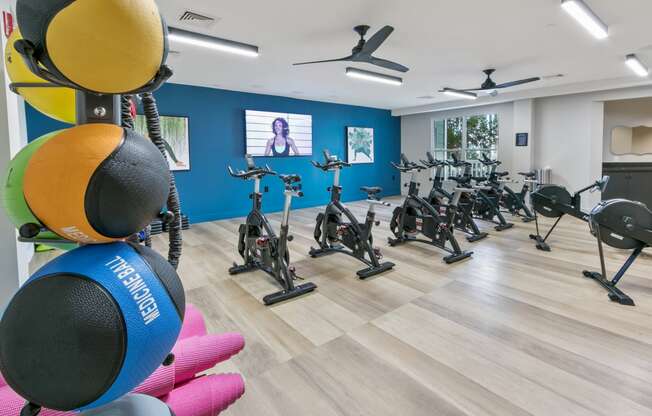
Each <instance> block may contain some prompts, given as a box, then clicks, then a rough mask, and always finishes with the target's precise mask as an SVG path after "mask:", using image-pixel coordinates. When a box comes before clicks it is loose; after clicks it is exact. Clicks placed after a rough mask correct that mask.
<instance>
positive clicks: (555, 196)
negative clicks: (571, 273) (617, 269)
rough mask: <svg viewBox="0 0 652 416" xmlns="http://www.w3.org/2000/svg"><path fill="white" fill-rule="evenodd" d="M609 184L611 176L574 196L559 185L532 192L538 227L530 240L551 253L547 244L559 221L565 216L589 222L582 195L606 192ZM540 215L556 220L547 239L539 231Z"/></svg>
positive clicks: (541, 187) (543, 187) (544, 186)
mask: <svg viewBox="0 0 652 416" xmlns="http://www.w3.org/2000/svg"><path fill="white" fill-rule="evenodd" d="M608 183H609V176H604V177H602V179H600V180H599V181H596V182H594V183H592V184H591V185H589V186H587V187H585V188H582V189H580V190H579V191H577V192H575V193H574V194H573V195H571V194H570V192H568V190H567V189H566V188H564V187H563V186H559V185H542V186H540V187H539V188H538V189H537V190H536V192H532V194H531V195H530V198H531V200H532V208H533V209H534V220H535V221H534V223H535V225H536V232H537V233H536V234H530V238H531V239H532V240H534V241H535V243H536V247H537V249H539V250H542V251H550V245H549V244H548V243H547V241H548V237H550V235H551V234H552V232H553V231H554V230H555V228H557V225H558V224H559V221H561V219H562V218H563V217H564V216H565V215H570V216H571V217H575V218H578V219H580V220H582V221H585V222H586V221H588V220H589V214H588V213H586V212H584V211H582V194H583V193H585V192H587V191H590V192H595V191H598V190H599V191H600V192H604V191H605V190H606V189H607V184H608ZM539 215H541V216H543V217H547V218H556V219H557V220H556V221H555V223H554V224H553V226H552V227H551V228H550V230H548V232H547V233H546V236H545V237H542V236H541V232H540V229H539Z"/></svg>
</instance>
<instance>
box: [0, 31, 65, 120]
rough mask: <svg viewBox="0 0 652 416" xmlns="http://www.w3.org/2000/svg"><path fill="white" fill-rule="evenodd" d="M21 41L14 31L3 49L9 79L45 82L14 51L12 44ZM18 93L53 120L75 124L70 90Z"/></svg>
mask: <svg viewBox="0 0 652 416" xmlns="http://www.w3.org/2000/svg"><path fill="white" fill-rule="evenodd" d="M20 39H22V36H21V34H20V31H19V30H18V29H15V30H14V31H13V33H12V34H11V36H10V37H9V40H8V41H7V49H5V65H6V66H7V73H8V74H9V79H11V82H14V83H24V82H28V83H39V84H42V83H45V82H46V81H45V80H43V79H41V78H39V77H37V76H36V75H34V73H33V72H32V71H30V70H29V68H27V65H26V64H25V60H24V59H23V57H22V56H21V55H20V54H19V53H18V52H17V51H16V48H14V44H15V43H16V41H17V40H20ZM18 93H19V94H20V95H21V96H22V97H23V98H24V99H25V101H27V102H28V103H29V104H30V105H31V106H32V107H34V108H35V109H37V110H38V111H40V112H41V113H43V114H45V115H46V116H48V117H52V118H53V119H55V120H59V121H63V122H64V123H70V124H75V91H74V90H72V89H70V88H64V87H58V88H51V87H48V88H36V87H24V88H18Z"/></svg>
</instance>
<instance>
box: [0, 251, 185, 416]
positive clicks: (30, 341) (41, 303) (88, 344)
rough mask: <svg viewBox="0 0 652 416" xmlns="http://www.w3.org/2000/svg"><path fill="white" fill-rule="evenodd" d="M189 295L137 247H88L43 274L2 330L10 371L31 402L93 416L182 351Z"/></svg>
mask: <svg viewBox="0 0 652 416" xmlns="http://www.w3.org/2000/svg"><path fill="white" fill-rule="evenodd" d="M184 312H185V295H184V291H183V286H182V285H181V281H180V279H179V276H178V275H177V273H176V271H175V270H174V269H173V268H172V267H171V266H170V264H169V263H168V262H167V261H166V260H165V259H164V258H163V257H161V256H160V255H159V254H157V253H156V252H154V251H153V250H151V249H149V248H147V247H144V246H140V245H135V244H128V243H122V242H119V243H112V244H104V245H88V246H84V247H80V248H78V249H75V250H73V251H70V252H68V253H66V254H63V255H61V256H60V257H58V258H56V259H55V260H53V261H52V262H50V263H48V264H47V265H45V266H44V267H43V268H41V269H40V270H39V271H37V272H36V273H35V274H34V275H33V276H32V277H31V278H30V279H29V280H28V281H27V283H25V285H24V286H23V287H22V288H21V289H20V290H19V291H18V293H16V295H15V296H14V297H13V299H12V300H11V302H10V303H9V306H8V307H7V309H6V311H5V312H4V314H3V316H2V320H1V321H0V371H2V375H3V376H4V377H5V379H6V381H7V383H8V384H9V385H10V386H11V388H13V389H14V390H15V391H16V392H17V393H18V394H20V395H21V396H22V397H23V398H25V399H26V400H28V401H29V402H31V403H33V404H36V405H39V406H43V407H46V408H50V409H55V410H61V411H70V410H87V409H91V408H95V407H99V406H102V405H104V404H107V403H109V402H111V401H113V400H115V399H117V398H119V397H121V396H123V395H124V394H126V393H128V392H130V391H131V390H133V389H134V388H135V387H137V386H138V385H139V384H140V383H142V382H143V381H144V380H145V379H146V378H147V377H148V376H149V375H150V374H151V373H152V372H154V370H156V368H157V367H158V366H160V365H161V364H162V363H163V361H165V359H166V357H167V356H168V354H169V353H170V351H171V350H172V347H173V346H174V343H175V342H176V339H177V337H178V335H179V331H180V330H181V324H182V322H183V316H184Z"/></svg>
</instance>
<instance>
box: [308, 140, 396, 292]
mask: <svg viewBox="0 0 652 416" xmlns="http://www.w3.org/2000/svg"><path fill="white" fill-rule="evenodd" d="M324 160H325V161H324V163H319V162H316V161H314V160H313V161H312V164H313V166H315V167H316V168H318V169H321V170H322V171H324V172H334V180H333V186H331V187H329V188H328V191H329V192H330V193H331V200H330V202H329V204H328V205H327V206H326V209H325V210H324V212H321V213H319V215H317V221H316V225H315V233H314V237H315V241H317V243H318V244H319V247H318V248H314V247H311V248H310V252H309V254H310V256H311V257H313V258H317V257H323V256H327V255H330V254H335V253H341V254H346V255H348V256H351V257H354V258H356V259H358V260H359V261H361V262H362V263H364V264H366V265H367V266H368V267H367V268H366V269H362V270H358V272H357V275H358V277H359V278H360V279H366V278H369V277H371V276H375V275H377V274H380V273H382V272H385V271H387V270H390V269H392V268H393V267H394V263H391V262H384V263H381V262H380V259H381V258H382V255H381V254H380V250H378V249H375V248H374V246H373V242H374V240H373V236H372V233H371V231H372V228H373V227H374V225H378V224H379V222H378V221H376V211H375V206H376V205H383V206H390V204H388V203H386V202H383V201H381V200H380V198H379V194H380V193H381V192H382V191H383V190H382V188H379V187H366V186H365V187H362V188H360V189H361V190H362V191H363V192H365V193H366V194H367V203H368V204H369V210H368V211H367V217H366V219H365V222H364V223H360V222H358V220H357V219H356V218H355V216H354V215H353V213H352V212H351V211H350V210H349V209H348V208H347V207H345V206H344V205H343V204H342V202H341V201H340V200H341V197H342V187H341V186H340V173H341V171H342V169H343V168H345V167H350V166H351V165H350V164H349V163H346V162H343V161H341V160H339V159H338V158H337V157H336V156H331V154H330V152H329V151H328V150H324ZM343 217H344V220H343Z"/></svg>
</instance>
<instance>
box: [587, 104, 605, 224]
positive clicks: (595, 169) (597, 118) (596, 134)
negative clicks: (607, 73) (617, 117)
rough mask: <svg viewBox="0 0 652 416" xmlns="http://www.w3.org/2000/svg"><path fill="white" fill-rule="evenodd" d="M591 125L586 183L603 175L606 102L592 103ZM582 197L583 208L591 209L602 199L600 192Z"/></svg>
mask: <svg viewBox="0 0 652 416" xmlns="http://www.w3.org/2000/svg"><path fill="white" fill-rule="evenodd" d="M590 106H591V107H590V123H591V125H590V127H589V129H590V130H589V131H590V133H589V137H588V140H589V142H588V145H587V149H586V151H587V153H588V159H589V169H588V172H587V175H588V177H587V178H586V184H587V185H588V184H590V183H592V182H595V181H596V180H598V179H600V178H601V177H602V162H603V158H604V154H603V140H604V139H603V137H604V102H603V101H593V102H591V104H590ZM585 195H586V197H584V198H583V199H582V208H583V209H585V210H587V211H588V210H591V209H592V208H593V207H594V206H596V205H597V204H598V203H599V202H600V201H601V199H602V194H600V192H594V193H586V194H585Z"/></svg>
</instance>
